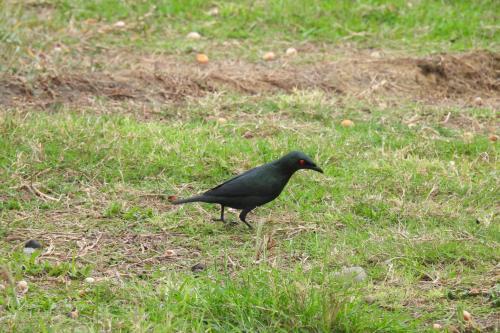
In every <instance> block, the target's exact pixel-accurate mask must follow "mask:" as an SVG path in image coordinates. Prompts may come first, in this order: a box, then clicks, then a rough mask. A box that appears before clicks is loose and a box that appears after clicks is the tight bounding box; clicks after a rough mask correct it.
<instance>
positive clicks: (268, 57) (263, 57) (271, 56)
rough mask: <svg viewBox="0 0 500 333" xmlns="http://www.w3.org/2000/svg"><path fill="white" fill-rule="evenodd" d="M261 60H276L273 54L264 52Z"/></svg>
mask: <svg viewBox="0 0 500 333" xmlns="http://www.w3.org/2000/svg"><path fill="white" fill-rule="evenodd" d="M262 59H264V60H265V61H272V60H274V59H276V54H274V52H266V53H264V55H263V56H262Z"/></svg>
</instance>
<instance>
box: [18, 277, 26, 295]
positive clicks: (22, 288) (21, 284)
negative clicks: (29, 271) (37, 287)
mask: <svg viewBox="0 0 500 333" xmlns="http://www.w3.org/2000/svg"><path fill="white" fill-rule="evenodd" d="M16 289H17V291H18V292H19V293H21V294H26V293H27V292H28V282H26V281H24V280H21V281H19V282H18V283H17V286H16Z"/></svg>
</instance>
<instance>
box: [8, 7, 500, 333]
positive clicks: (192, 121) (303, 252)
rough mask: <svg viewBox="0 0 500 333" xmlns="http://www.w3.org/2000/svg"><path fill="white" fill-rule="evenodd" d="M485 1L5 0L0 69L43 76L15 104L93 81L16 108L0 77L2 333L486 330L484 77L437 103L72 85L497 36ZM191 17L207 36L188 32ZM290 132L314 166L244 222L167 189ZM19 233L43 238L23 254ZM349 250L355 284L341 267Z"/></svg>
mask: <svg viewBox="0 0 500 333" xmlns="http://www.w3.org/2000/svg"><path fill="white" fill-rule="evenodd" d="M213 7H217V8H218V9H219V14H218V15H215V16H211V15H209V14H208V13H207V11H209V10H210V9H211V8H213ZM499 11H500V8H499V4H498V2H496V1H390V2H389V1H371V0H364V1H335V2H328V1H309V2H307V4H306V2H301V1H292V0H286V1H274V0H273V1H257V2H250V1H239V2H223V1H220V2H201V1H197V0H189V1H159V2H155V4H154V5H153V2H150V1H142V2H137V1H111V0H107V1H76V0H71V1H70V0H60V1H46V2H43V3H36V2H34V3H17V2H10V1H9V2H8V1H4V2H1V3H0V48H1V49H2V52H1V53H0V68H1V70H2V71H3V72H4V73H7V74H15V77H16V80H19V82H22V85H19V87H21V88H19V89H24V88H26V89H28V90H29V88H30V85H33V86H34V85H35V83H36V84H37V85H38V87H36V89H35V88H34V89H33V96H29V98H28V100H30V99H31V100H32V102H34V101H36V100H37V98H38V95H37V94H39V93H47V94H48V95H50V93H51V92H50V86H47V85H45V83H46V82H49V81H50V80H51V79H57V78H58V77H60V76H61V74H64V73H67V74H71V75H72V77H73V78H74V81H72V82H70V83H68V84H66V85H65V84H64V82H63V83H61V87H62V89H63V90H64V89H66V90H69V91H68V96H70V97H71V96H72V95H71V94H76V93H79V92H80V93H82V94H87V95H85V96H80V97H81V98H79V99H78V98H77V99H76V100H77V101H81V102H82V104H81V105H80V104H76V103H74V104H73V105H70V104H69V103H68V104H66V103H65V102H64V100H63V102H58V101H57V99H54V101H55V102H54V103H52V104H50V103H49V104H46V105H45V104H44V106H43V108H34V107H33V104H28V103H26V104H23V100H22V99H20V98H21V97H23V96H28V95H29V94H28V93H26V95H23V92H19V96H17V95H16V96H14V97H19V98H18V99H15V98H14V99H12V100H14V101H15V102H14V103H13V104H10V105H4V104H2V103H3V102H4V100H7V101H8V100H9V98H8V97H9V96H2V94H1V93H0V285H1V288H0V331H2V332H33V331H35V332H70V331H71V332H73V331H77V332H98V331H99V332H100V331H113V332H121V331H123V332H188V331H190V332H207V331H208V332H228V331H230V332H415V331H418V332H431V331H434V330H433V329H432V325H433V324H434V323H438V324H440V325H442V326H443V327H444V328H445V330H448V331H450V332H455V331H461V332H474V331H477V332H479V331H483V332H488V331H498V329H499V327H498V320H497V319H498V316H499V313H500V311H499V305H500V284H499V282H498V274H499V266H498V262H499V260H500V255H499V253H498V248H499V243H498V240H499V239H500V224H499V223H498V222H499V218H498V213H499V211H498V198H499V197H500V193H499V188H498V183H499V179H498V151H499V148H498V142H493V141H492V140H490V139H489V135H490V134H491V133H497V132H498V126H497V113H498V112H497V110H495V109H494V107H491V106H490V104H489V103H488V102H487V103H484V105H482V106H481V103H477V102H474V103H472V102H470V101H469V100H468V98H469V97H471V96H472V97H475V96H476V95H471V94H476V93H477V94H479V95H481V96H483V95H482V94H481V92H478V91H476V90H474V91H473V92H468V95H467V92H466V93H465V94H464V96H465V95H466V96H465V97H464V98H463V99H460V97H458V96H455V95H449V96H448V95H447V100H446V101H445V100H440V99H438V98H437V97H436V98H435V99H434V100H433V101H436V105H438V106H433V105H429V102H428V101H427V102H425V101H423V100H421V101H419V99H418V97H416V96H417V95H415V98H413V99H412V98H407V99H397V98H396V97H395V96H390V97H391V98H388V96H385V97H384V95H383V94H382V95H377V94H378V92H377V91H376V90H375V89H374V90H373V91H370V93H369V94H367V97H366V98H365V97H363V96H362V95H360V94H358V95H356V94H349V93H345V94H337V93H332V92H324V91H313V90H304V91H289V92H287V93H285V92H283V91H280V92H274V93H271V92H270V93H269V94H255V95H249V94H243V93H236V92H234V91H233V92H231V91H225V90H218V91H215V92H212V93H208V92H207V94H206V95H204V96H203V97H196V98H195V97H190V98H186V99H184V100H182V101H178V102H176V103H174V102H164V103H163V102H162V103H159V102H158V101H156V100H153V101H150V100H148V99H147V98H145V99H144V101H143V100H140V99H138V100H134V97H133V96H132V97H130V96H129V97H127V98H126V99H111V100H109V99H106V98H104V97H98V96H95V92H93V91H92V88H93V86H92V84H91V83H89V84H88V87H90V88H88V89H89V91H87V90H85V89H86V88H85V87H83V88H82V90H78V89H76V88H75V89H74V90H71V89H73V88H72V84H78V83H79V82H80V81H79V79H82V78H83V80H85V77H84V76H81V77H80V76H78V75H80V74H82V73H101V74H102V77H103V80H107V79H106V78H107V77H108V76H107V75H108V73H114V72H115V71H118V70H123V69H127V70H131V71H134V70H137V71H138V73H137V75H139V76H140V70H139V69H138V67H137V66H139V65H144V68H146V67H147V65H148V64H147V62H148V61H149V60H151V59H153V60H154V59H155V57H156V56H157V55H167V57H164V58H162V59H163V60H165V61H166V62H171V63H169V64H167V65H169V66H175V64H176V63H182V62H185V59H186V55H188V56H189V59H192V57H191V56H190V54H191V53H195V52H200V51H203V52H206V53H207V54H209V56H210V58H211V59H214V58H215V59H217V58H219V59H226V58H229V59H233V60H234V59H244V60H245V61H246V62H255V61H260V57H261V55H262V52H263V51H265V50H275V51H276V50H284V49H286V48H287V47H289V46H295V47H298V48H301V47H302V48H303V49H301V50H299V56H298V57H297V59H296V60H294V61H290V62H289V63H288V64H287V61H288V60H287V59H284V60H283V61H282V62H275V64H274V66H275V67H272V66H271V65H270V66H269V68H270V69H272V68H279V67H280V66H281V65H283V64H284V65H288V66H291V67H292V68H295V69H296V70H297V71H299V70H300V65H301V64H303V63H307V62H315V61H325V60H326V61H330V60H333V59H335V57H337V56H338V55H339V54H341V53H342V52H340V53H339V52H337V51H336V50H337V49H343V48H347V49H349V48H353V49H360V48H361V49H370V48H376V49H382V50H383V51H384V52H383V53H385V52H388V53H390V52H395V53H396V54H397V53H401V52H402V53H404V54H405V56H406V55H407V54H410V55H414V54H429V53H431V52H435V51H443V52H455V51H468V50H471V49H475V48H485V49H490V50H493V51H497V50H498V45H499V42H500V39H499V38H500V37H499V33H498V24H497V21H498V14H497V13H498V12H499ZM119 20H123V21H124V22H125V26H124V27H116V26H114V24H115V23H116V22H117V21H119ZM193 30H195V31H199V32H200V33H201V34H202V35H203V36H204V38H203V39H201V40H196V41H188V40H186V39H185V35H186V34H187V33H188V32H189V31H193ZM57 48H61V49H62V51H61V50H59V51H61V52H59V51H56V50H57ZM311 50H312V51H311ZM58 52H59V53H58ZM276 52H278V51H276ZM368 52H370V51H368ZM349 54H352V53H349V52H346V54H344V56H346V57H349ZM132 55H134V56H132ZM150 58H151V59H150ZM356 59H357V58H356ZM491 59H492V60H491V61H494V58H493V57H491ZM135 62H141V64H135ZM142 62H146V64H142ZM220 63H221V64H223V63H224V62H220ZM184 65H185V64H184ZM465 65H467V64H465ZM263 66H267V64H263ZM468 66H469V65H468ZM139 67H140V66H139ZM469 67H470V66H469ZM214 68H215V69H216V67H208V69H207V70H213V69H214ZM205 69H206V68H205ZM154 72H155V73H156V69H155V71H154ZM199 73H201V74H203V73H204V72H203V70H200V72H199ZM465 73H466V74H470V73H469V71H466V72H465ZM201 74H200V75H201ZM472 74H474V73H472ZM196 75H197V74H196ZM5 77H6V78H7V79H8V78H9V77H11V76H9V75H6V76H5ZM61 77H62V76H61ZM152 77H153V76H152ZM193 77H195V74H193ZM387 77H389V76H387ZM11 78H12V77H11ZM361 78H362V75H361V76H360V79H361ZM464 78H465V79H467V77H466V76H464ZM370 79H372V80H373V82H376V77H374V78H370ZM436 79H439V78H437V77H436ZM173 80H174V81H173V82H175V78H174V79H173ZM388 80H389V79H388ZM384 81H385V80H384ZM141 82H142V81H141ZM193 82H194V83H193V84H195V83H196V80H195V79H193ZM471 82H472V81H471ZM468 83H469V84H470V82H468ZM113 84H115V82H112V81H110V83H109V88H110V89H112V88H113ZM137 84H139V83H137ZM152 84H154V83H152ZM389 84H390V83H389ZM465 86H466V85H465ZM4 87H5V89H6V91H7V92H8V93H7V94H6V95H8V94H10V93H12V94H16V89H17V88H15V87H17V86H14V88H12V87H10V88H9V89H7V88H8V83H6V81H5V80H3V81H1V82H0V88H2V89H3V88H4ZM22 87H24V88H22ZM106 87H108V86H106ZM412 87H413V85H412ZM119 88H120V86H119V85H118V86H117V93H118V94H119V93H120V91H119V90H120V89H119ZM152 88H154V87H152ZM186 89H187V88H186ZM491 89H492V90H491V91H488V92H485V96H486V97H487V96H490V95H491V94H492V92H493V91H494V90H493V89H494V86H493V83H492V88H491ZM66 90H65V91H66ZM153 90H154V89H153ZM137 91H141V90H137ZM409 94H410V93H409ZM469 95H470V96H469ZM190 96H191V95H190ZM193 96H198V95H196V94H193ZM408 96H410V95H408ZM485 96H483V97H485ZM4 97H7V99H4ZM146 97H148V96H146ZM486 97H485V98H484V100H486ZM472 99H473V100H475V99H474V98H472ZM70 100H71V98H70ZM479 100H480V101H481V99H479ZM471 105H474V106H471ZM346 118H348V119H352V120H353V121H354V124H355V126H354V127H348V128H346V127H343V126H341V125H340V123H341V120H342V119H346ZM294 149H300V150H303V151H305V152H306V153H307V154H309V155H310V156H311V157H312V158H313V159H314V160H315V161H316V162H317V163H318V165H319V166H321V167H322V168H323V169H324V170H325V174H323V175H321V174H319V173H314V172H307V171H301V172H298V173H297V174H296V175H295V176H294V177H293V178H292V180H291V181H290V183H289V184H288V186H287V187H286V188H285V191H284V192H283V193H282V194H281V196H280V197H279V198H278V199H277V200H275V201H273V202H272V203H269V204H267V205H265V206H263V207H259V208H258V209H256V210H255V211H254V212H252V213H251V214H250V215H249V217H248V220H249V221H250V222H251V223H253V225H254V226H255V230H254V231H249V230H248V229H247V228H246V226H244V225H242V224H238V225H231V224H227V225H226V224H222V223H214V222H211V218H212V217H215V216H217V214H218V207H215V206H212V205H207V204H191V205H185V206H172V205H170V204H169V202H168V200H167V198H166V197H167V196H169V195H176V196H181V197H184V196H189V195H192V194H195V193H198V192H200V191H202V190H205V189H208V188H210V187H212V186H214V185H216V184H218V183H220V182H221V181H223V180H225V179H227V178H229V177H231V176H233V175H235V174H237V173H240V172H242V171H244V170H247V169H249V168H251V167H254V166H257V165H259V164H262V163H265V162H268V161H271V160H273V159H275V158H277V157H279V156H281V155H282V154H284V153H286V152H288V151H290V150H294ZM228 215H229V216H228V217H229V219H230V220H234V221H236V220H237V213H235V212H229V213H228ZM29 239H37V240H39V241H41V242H42V243H43V250H42V251H41V252H40V251H39V252H35V253H33V254H25V253H23V250H22V248H23V244H24V243H25V242H26V241H27V240H29ZM195 265H198V266H200V265H202V266H203V267H204V268H203V269H202V270H201V271H196V272H193V270H192V268H193V267H194V266H195ZM352 266H360V267H363V269H364V270H365V271H366V273H367V276H368V277H367V279H366V280H364V281H362V282H354V281H353V279H352V278H351V277H349V276H343V275H342V274H339V272H341V270H342V269H343V268H344V267H352ZM88 278H93V279H94V282H91V281H89V280H88ZM21 280H25V281H27V283H28V287H29V288H28V290H27V292H21V291H20V290H19V288H17V287H16V285H17V283H18V282H19V281H21ZM464 310H466V311H468V312H470V313H471V314H472V317H473V320H472V321H471V322H466V321H464V319H463V311H464Z"/></svg>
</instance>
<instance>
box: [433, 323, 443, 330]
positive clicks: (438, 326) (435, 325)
mask: <svg viewBox="0 0 500 333" xmlns="http://www.w3.org/2000/svg"><path fill="white" fill-rule="evenodd" d="M432 328H433V329H435V330H438V331H439V330H441V329H442V328H443V326H441V325H440V324H438V323H434V324H433V325H432Z"/></svg>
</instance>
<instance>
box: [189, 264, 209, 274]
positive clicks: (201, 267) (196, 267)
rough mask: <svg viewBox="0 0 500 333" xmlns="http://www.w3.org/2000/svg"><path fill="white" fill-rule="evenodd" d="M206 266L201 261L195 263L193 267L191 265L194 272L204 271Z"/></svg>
mask: <svg viewBox="0 0 500 333" xmlns="http://www.w3.org/2000/svg"><path fill="white" fill-rule="evenodd" d="M205 268H206V267H205V265H203V264H201V263H197V264H196V265H194V266H193V267H191V271H192V272H193V273H198V272H201V271H204V270H205Z"/></svg>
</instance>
